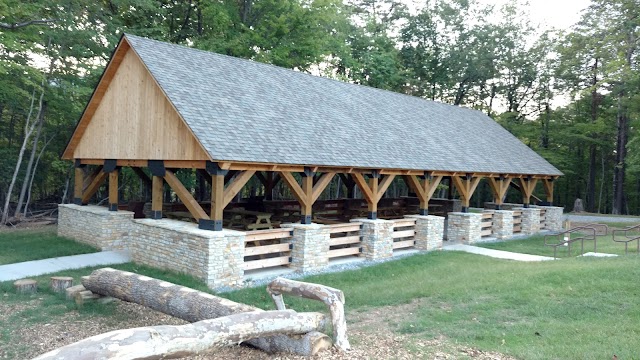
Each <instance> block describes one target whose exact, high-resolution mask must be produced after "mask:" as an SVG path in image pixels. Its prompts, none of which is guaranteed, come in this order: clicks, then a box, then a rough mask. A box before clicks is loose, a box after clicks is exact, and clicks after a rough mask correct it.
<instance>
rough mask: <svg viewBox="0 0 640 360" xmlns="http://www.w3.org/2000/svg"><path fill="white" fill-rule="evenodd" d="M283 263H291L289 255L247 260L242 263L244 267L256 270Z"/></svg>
mask: <svg viewBox="0 0 640 360" xmlns="http://www.w3.org/2000/svg"><path fill="white" fill-rule="evenodd" d="M282 265H289V257H288V256H280V257H274V258H269V259H262V260H254V261H245V262H244V263H243V264H242V268H243V269H244V270H245V271H246V270H254V269H264V268H268V267H273V266H282Z"/></svg>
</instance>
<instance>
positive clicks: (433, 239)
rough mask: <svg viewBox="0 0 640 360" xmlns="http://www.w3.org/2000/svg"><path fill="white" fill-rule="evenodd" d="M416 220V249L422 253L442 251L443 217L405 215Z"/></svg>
mask: <svg viewBox="0 0 640 360" xmlns="http://www.w3.org/2000/svg"><path fill="white" fill-rule="evenodd" d="M405 217H406V218H412V219H416V228H415V229H416V235H415V240H416V249H417V250H422V251H433V250H442V239H443V235H444V217H442V216H434V215H427V216H422V215H407V216H405Z"/></svg>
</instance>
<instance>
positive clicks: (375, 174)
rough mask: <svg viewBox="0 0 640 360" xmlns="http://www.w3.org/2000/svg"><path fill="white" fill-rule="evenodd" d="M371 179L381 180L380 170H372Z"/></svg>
mask: <svg viewBox="0 0 640 360" xmlns="http://www.w3.org/2000/svg"><path fill="white" fill-rule="evenodd" d="M371 177H372V178H375V179H380V170H372V171H371Z"/></svg>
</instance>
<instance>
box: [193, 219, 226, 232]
mask: <svg viewBox="0 0 640 360" xmlns="http://www.w3.org/2000/svg"><path fill="white" fill-rule="evenodd" d="M198 229H202V230H212V231H222V220H209V219H200V220H198Z"/></svg>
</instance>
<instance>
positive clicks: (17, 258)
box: [0, 226, 99, 265]
mask: <svg viewBox="0 0 640 360" xmlns="http://www.w3.org/2000/svg"><path fill="white" fill-rule="evenodd" d="M97 251H99V250H98V249H96V248H94V247H92V246H89V245H86V244H81V243H79V242H76V241H73V240H70V239H66V238H64V237H60V236H58V235H57V234H56V227H55V226H48V227H44V228H40V229H34V230H9V231H2V232H0V265H5V264H13V263H18V262H23V261H30V260H40V259H47V258H53V257H58V256H67V255H78V254H87V253H93V252H97Z"/></svg>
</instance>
